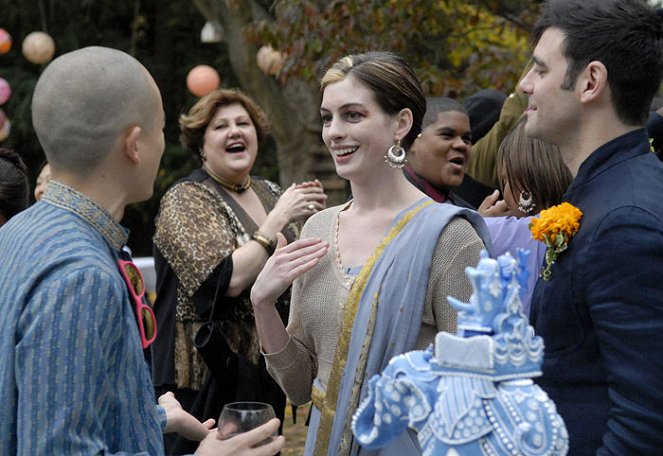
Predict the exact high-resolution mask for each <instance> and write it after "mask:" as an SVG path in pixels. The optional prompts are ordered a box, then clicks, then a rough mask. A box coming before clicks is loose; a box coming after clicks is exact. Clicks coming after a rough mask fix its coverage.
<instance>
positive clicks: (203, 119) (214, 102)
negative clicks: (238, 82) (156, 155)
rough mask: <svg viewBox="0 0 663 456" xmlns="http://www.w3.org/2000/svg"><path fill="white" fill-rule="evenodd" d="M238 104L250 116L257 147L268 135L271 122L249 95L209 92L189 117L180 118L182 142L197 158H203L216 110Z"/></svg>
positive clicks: (239, 92)
mask: <svg viewBox="0 0 663 456" xmlns="http://www.w3.org/2000/svg"><path fill="white" fill-rule="evenodd" d="M233 104H239V105H241V106H242V107H244V109H246V112H247V113H248V114H249V117H250V118H251V121H252V122H253V125H254V127H255V128H256V132H257V134H258V146H259V147H260V146H261V145H262V143H263V141H264V140H265V139H266V138H267V136H268V135H269V119H268V118H267V114H265V112H264V111H263V110H262V108H261V107H260V106H258V104H257V103H256V102H255V101H253V100H252V99H251V98H250V97H249V96H247V95H245V94H244V93H243V92H241V91H240V90H238V89H218V90H215V91H214V92H211V93H208V94H207V95H205V96H204V97H202V98H201V99H200V100H198V102H197V103H196V104H195V105H193V106H192V107H191V109H190V110H189V112H188V114H182V115H181V116H180V119H179V124H180V131H181V132H182V133H181V134H180V142H181V143H182V145H183V146H184V147H186V148H187V149H188V150H189V151H190V152H191V153H192V154H193V156H194V157H195V158H196V159H200V151H201V149H202V147H203V142H204V139H205V130H206V129H207V125H209V123H210V122H211V121H212V117H214V114H216V111H217V110H218V109H219V108H220V107H222V106H229V105H233Z"/></svg>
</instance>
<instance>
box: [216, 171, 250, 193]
mask: <svg viewBox="0 0 663 456" xmlns="http://www.w3.org/2000/svg"><path fill="white" fill-rule="evenodd" d="M205 171H206V172H207V174H209V177H211V178H212V179H214V180H215V181H216V182H218V183H219V184H221V186H222V187H223V188H225V189H226V190H230V191H232V192H236V193H244V192H245V191H247V190H248V189H250V188H251V176H246V180H245V181H244V183H243V184H239V185H235V184H233V183H230V182H228V181H226V180H224V179H223V178H221V177H220V176H218V175H217V174H216V173H213V172H212V171H210V170H209V169H207V168H205Z"/></svg>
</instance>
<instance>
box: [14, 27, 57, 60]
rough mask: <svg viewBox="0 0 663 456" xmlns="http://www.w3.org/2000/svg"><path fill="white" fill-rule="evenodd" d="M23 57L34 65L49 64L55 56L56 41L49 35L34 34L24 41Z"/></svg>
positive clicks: (42, 33)
mask: <svg viewBox="0 0 663 456" xmlns="http://www.w3.org/2000/svg"><path fill="white" fill-rule="evenodd" d="M22 49H23V55H24V56H25V58H26V59H27V60H28V61H29V62H32V63H36V64H38V65H39V64H42V63H48V62H50V61H51V59H52V58H53V54H55V41H53V38H51V36H50V35H49V34H47V33H44V32H32V33H28V35H27V36H26V37H25V39H24V40H23V46H22Z"/></svg>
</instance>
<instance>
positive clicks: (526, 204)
mask: <svg viewBox="0 0 663 456" xmlns="http://www.w3.org/2000/svg"><path fill="white" fill-rule="evenodd" d="M535 207H536V204H535V203H534V197H533V196H532V194H531V193H530V192H527V191H525V190H523V191H522V192H520V196H519V197H518V210H519V211H520V212H522V213H524V214H530V213H532V211H533V210H534V208H535Z"/></svg>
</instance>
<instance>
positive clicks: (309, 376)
mask: <svg viewBox="0 0 663 456" xmlns="http://www.w3.org/2000/svg"><path fill="white" fill-rule="evenodd" d="M321 89H322V103H321V106H320V114H321V117H322V139H323V141H324V143H325V145H326V146H327V148H328V149H329V152H330V153H331V154H332V157H333V158H334V163H335V166H336V172H337V173H338V175H339V176H341V177H343V178H345V179H348V180H349V181H350V186H351V189H352V197H353V198H352V200H350V201H349V202H347V203H345V204H342V205H340V206H336V207H332V208H329V209H326V210H324V211H321V212H319V213H317V214H315V215H314V216H312V217H311V218H310V219H309V220H308V221H307V222H306V224H305V226H304V228H303V231H302V239H301V240H299V241H296V242H294V243H291V244H289V245H286V240H285V239H284V238H283V237H282V236H279V243H278V248H277V249H276V253H275V254H274V255H273V256H272V257H271V258H270V259H269V260H268V261H267V263H266V264H265V267H264V269H263V271H262V272H261V273H260V275H259V276H258V279H257V280H256V282H255V284H254V286H253V289H252V291H251V301H252V303H253V308H254V312H255V317H256V322H257V327H258V333H259V335H260V342H261V346H262V350H263V352H264V353H265V358H266V360H267V366H268V368H269V371H270V373H271V374H272V375H273V376H274V378H276V379H277V381H278V382H279V384H280V385H281V387H282V388H283V389H284V391H285V392H286V393H287V395H288V397H289V398H290V400H291V401H292V402H293V403H294V404H303V403H306V402H308V401H310V400H312V401H313V404H314V407H313V409H312V413H311V420H310V425H309V430H308V435H307V441H306V448H305V454H307V455H310V454H313V453H314V452H315V454H319V455H334V456H336V455H342V456H345V455H350V454H357V453H358V452H361V449H360V448H359V447H358V445H357V443H356V442H355V441H354V440H353V437H352V432H351V419H352V416H353V414H354V411H355V410H356V408H357V406H358V404H359V401H360V400H361V399H363V398H364V397H365V396H366V394H367V391H368V390H367V386H368V379H370V378H371V376H373V375H374V374H376V373H378V372H380V371H381V370H382V369H384V367H385V366H386V365H387V363H388V362H389V360H390V359H391V358H392V357H394V356H396V355H399V354H401V353H404V352H406V351H409V350H414V349H417V348H419V349H423V348H425V347H427V346H428V345H429V344H430V343H432V342H433V340H434V338H435V334H437V332H438V331H441V330H444V331H450V332H452V333H453V332H455V330H456V312H455V311H454V310H453V309H452V308H451V306H450V305H449V304H448V302H447V296H449V295H452V296H455V297H458V298H459V299H461V300H468V299H469V297H470V294H471V292H472V288H471V286H470V284H469V281H468V280H467V278H466V276H465V272H464V271H465V268H466V267H467V266H470V265H476V263H477V262H478V260H479V255H480V252H481V250H482V249H483V248H484V243H483V242H482V237H481V236H480V235H479V234H478V233H477V231H479V232H480V233H484V234H485V236H486V238H487V233H485V226H484V224H483V221H482V220H481V217H479V216H478V214H476V212H474V211H471V210H468V209H463V208H460V207H457V206H454V205H451V204H438V203H436V202H435V201H433V200H432V199H431V198H429V197H428V196H426V194H424V193H423V192H422V191H421V190H419V189H418V188H416V187H415V186H413V185H411V184H410V183H409V182H408V180H407V179H406V177H405V175H404V174H403V172H402V170H401V169H400V168H401V167H402V166H403V164H404V162H405V158H406V151H407V150H408V149H409V148H410V146H411V145H412V143H413V142H414V140H415V138H416V137H417V135H418V134H419V133H420V132H421V125H422V119H423V117H424V113H425V111H426V100H425V97H424V94H423V92H422V90H421V86H420V84H419V80H418V79H417V77H416V75H415V73H414V71H413V70H412V69H411V68H410V66H409V65H407V63H406V62H405V61H404V60H403V59H402V58H401V57H400V56H399V55H397V54H394V53H390V52H370V53H366V54H357V55H350V56H347V57H344V58H342V59H341V60H339V61H338V62H337V63H336V64H335V65H333V66H332V67H331V69H329V70H328V71H327V73H326V74H325V75H324V77H323V78H322V82H321ZM385 161H386V162H387V163H385ZM293 280H294V281H295V282H294V285H293V289H292V304H291V309H290V318H289V321H288V325H287V328H286V327H285V326H284V325H283V324H282V323H281V320H280V319H279V318H278V311H277V308H275V306H274V303H275V302H277V298H278V296H279V295H280V294H281V293H282V292H283V291H284V290H286V289H287V288H288V287H289V286H290V284H291V283H292V282H293ZM384 451H385V453H384V454H399V455H405V454H419V452H420V448H419V445H418V442H417V439H416V436H414V435H412V434H408V433H405V434H403V435H402V436H401V437H400V438H399V439H397V441H396V442H394V444H393V445H392V446H390V447H388V448H387V449H386V450H384Z"/></svg>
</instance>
